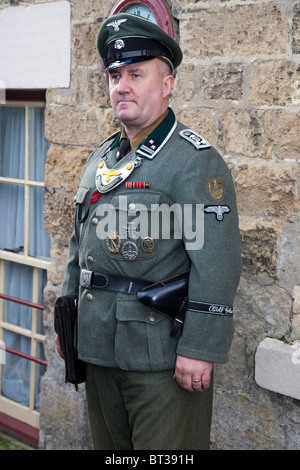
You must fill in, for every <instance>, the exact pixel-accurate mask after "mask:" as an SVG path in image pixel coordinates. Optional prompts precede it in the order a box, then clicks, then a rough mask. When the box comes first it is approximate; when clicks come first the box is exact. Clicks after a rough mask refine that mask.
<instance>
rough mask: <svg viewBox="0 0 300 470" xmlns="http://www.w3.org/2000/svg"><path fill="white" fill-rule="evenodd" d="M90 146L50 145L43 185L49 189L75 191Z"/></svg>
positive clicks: (90, 150)
mask: <svg viewBox="0 0 300 470" xmlns="http://www.w3.org/2000/svg"><path fill="white" fill-rule="evenodd" d="M92 150H93V149H92V148H90V149H88V148H82V147H69V146H68V147H63V146H60V145H55V144H53V145H51V147H50V149H49V150H48V155H47V163H46V166H45V185H46V187H47V188H48V189H49V188H51V189H63V190H64V191H67V192H75V191H77V188H78V185H79V183H80V178H81V174H82V171H83V168H84V165H85V163H86V161H87V159H88V157H89V155H90V153H91V152H92Z"/></svg>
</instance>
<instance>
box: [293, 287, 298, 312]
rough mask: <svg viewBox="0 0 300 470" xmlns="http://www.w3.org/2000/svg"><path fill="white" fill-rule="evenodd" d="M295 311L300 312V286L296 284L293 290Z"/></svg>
mask: <svg viewBox="0 0 300 470" xmlns="http://www.w3.org/2000/svg"><path fill="white" fill-rule="evenodd" d="M293 299H294V305H293V312H294V313H300V286H295V287H294V290H293Z"/></svg>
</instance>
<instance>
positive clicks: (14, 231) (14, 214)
mask: <svg viewBox="0 0 300 470" xmlns="http://www.w3.org/2000/svg"><path fill="white" fill-rule="evenodd" d="M0 201H1V203H0V217H1V230H0V249H1V250H9V251H14V252H16V253H19V252H22V251H23V250H24V187H23V186H19V185H13V184H7V183H0Z"/></svg>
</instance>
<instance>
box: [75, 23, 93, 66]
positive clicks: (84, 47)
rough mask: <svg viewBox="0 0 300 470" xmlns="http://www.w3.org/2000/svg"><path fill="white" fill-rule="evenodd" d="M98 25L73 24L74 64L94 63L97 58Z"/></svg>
mask: <svg viewBox="0 0 300 470" xmlns="http://www.w3.org/2000/svg"><path fill="white" fill-rule="evenodd" d="M99 28H100V25H99V24H98V23H97V24H75V25H74V26H73V31H72V36H73V37H72V44H73V54H74V59H75V63H76V65H94V64H96V63H97V60H99V54H98V51H97V48H96V39H97V34H98V31H99Z"/></svg>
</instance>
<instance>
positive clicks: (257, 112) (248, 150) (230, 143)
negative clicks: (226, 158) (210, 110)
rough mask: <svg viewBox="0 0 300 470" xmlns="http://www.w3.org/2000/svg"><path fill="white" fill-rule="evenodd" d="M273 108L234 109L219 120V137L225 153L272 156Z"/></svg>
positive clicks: (260, 156)
mask: <svg viewBox="0 0 300 470" xmlns="http://www.w3.org/2000/svg"><path fill="white" fill-rule="evenodd" d="M273 119H274V111H273V110H261V109H249V110H248V109H247V110H245V109H234V110H232V111H226V112H225V113H224V116H223V119H222V121H221V122H220V130H219V132H220V139H222V140H223V145H224V150H225V153H226V154H227V155H243V156H247V157H256V158H265V159H270V158H271V157H272V145H273V144H272V139H271V136H272V125H273Z"/></svg>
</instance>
